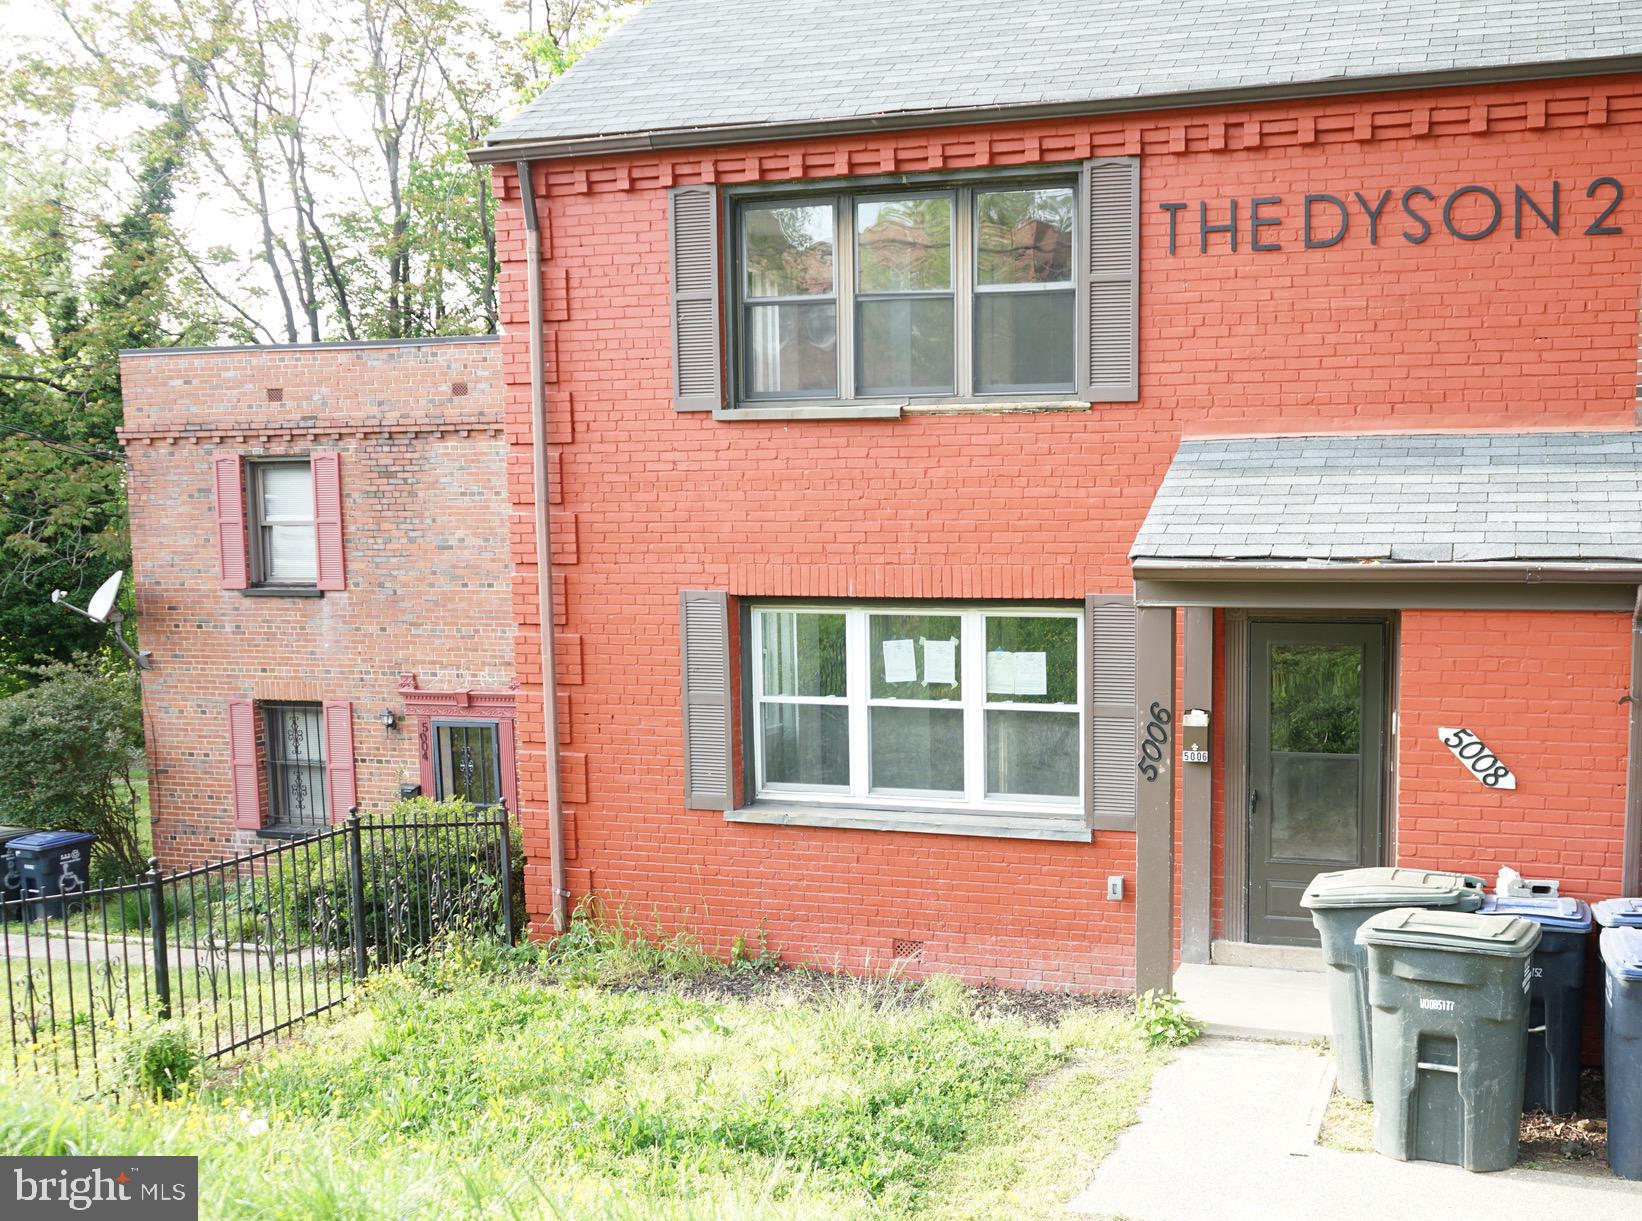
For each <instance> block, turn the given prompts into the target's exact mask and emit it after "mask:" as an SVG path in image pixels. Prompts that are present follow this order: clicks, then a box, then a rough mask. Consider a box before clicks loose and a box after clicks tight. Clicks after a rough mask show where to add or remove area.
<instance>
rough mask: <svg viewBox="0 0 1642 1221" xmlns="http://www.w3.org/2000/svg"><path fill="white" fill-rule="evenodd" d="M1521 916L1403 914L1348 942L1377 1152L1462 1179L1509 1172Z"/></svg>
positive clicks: (1522, 979) (1518, 1064)
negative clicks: (1360, 962)
mask: <svg viewBox="0 0 1642 1221" xmlns="http://www.w3.org/2000/svg"><path fill="white" fill-rule="evenodd" d="M1542 933H1543V930H1542V929H1541V928H1540V925H1539V923H1538V921H1535V920H1527V919H1524V918H1523V917H1521V916H1479V915H1474V914H1470V913H1466V912H1457V911H1440V910H1439V911H1433V910H1430V909H1428V908H1417V907H1404V908H1397V909H1395V910H1392V911H1388V912H1381V913H1380V914H1379V915H1377V916H1371V917H1370V918H1369V919H1368V920H1367V921H1366V922H1364V924H1363V927H1362V928H1361V929H1359V930H1358V932H1357V940H1358V941H1360V942H1361V943H1362V944H1363V945H1364V946H1366V947H1367V949H1368V999H1369V1004H1370V1005H1372V1006H1373V1009H1374V1019H1373V1024H1374V1148H1375V1149H1377V1150H1378V1151H1379V1152H1381V1153H1383V1154H1385V1155H1386V1156H1387V1157H1394V1158H1396V1159H1397V1160H1398V1161H1403V1162H1409V1161H1423V1162H1448V1163H1450V1164H1452V1165H1456V1166H1463V1167H1465V1168H1466V1169H1467V1170H1478V1171H1483V1170H1505V1169H1508V1168H1509V1167H1511V1166H1513V1165H1515V1164H1516V1160H1517V1135H1518V1132H1519V1131H1520V1125H1521V1122H1522V1087H1523V1072H1524V1068H1525V1062H1524V1057H1525V1056H1526V1054H1527V1048H1528V986H1529V982H1530V965H1531V964H1530V962H1529V960H1530V958H1531V957H1532V955H1533V952H1534V948H1535V947H1536V946H1537V945H1539V939H1540V937H1541V935H1542Z"/></svg>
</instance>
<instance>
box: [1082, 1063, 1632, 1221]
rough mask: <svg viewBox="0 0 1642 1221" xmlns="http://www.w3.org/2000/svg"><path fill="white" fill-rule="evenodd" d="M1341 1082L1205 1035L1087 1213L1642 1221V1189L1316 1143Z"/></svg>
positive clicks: (1317, 1066) (1157, 1088) (1099, 1185)
mask: <svg viewBox="0 0 1642 1221" xmlns="http://www.w3.org/2000/svg"><path fill="white" fill-rule="evenodd" d="M1331 1082H1332V1070H1331V1068H1330V1062H1329V1060H1328V1059H1327V1058H1326V1057H1324V1056H1321V1055H1318V1054H1317V1053H1316V1052H1315V1051H1312V1050H1311V1049H1309V1048H1300V1047H1287V1046H1281V1045H1275V1044H1269V1043H1240V1042H1232V1041H1229V1040H1221V1039H1204V1040H1201V1041H1200V1042H1198V1043H1195V1044H1193V1045H1192V1046H1190V1047H1188V1048H1186V1049H1185V1050H1183V1051H1182V1052H1181V1053H1180V1054H1179V1056H1178V1057H1177V1058H1176V1059H1175V1061H1174V1062H1173V1063H1171V1064H1169V1065H1168V1066H1167V1067H1165V1068H1164V1069H1162V1070H1161V1071H1160V1072H1159V1073H1158V1075H1157V1078H1156V1080H1155V1081H1154V1083H1153V1085H1152V1093H1151V1097H1150V1098H1149V1099H1148V1100H1147V1102H1146V1103H1145V1105H1144V1106H1143V1107H1142V1108H1141V1111H1140V1120H1139V1122H1138V1123H1136V1124H1135V1126H1134V1127H1132V1128H1130V1129H1129V1130H1128V1131H1127V1132H1125V1133H1124V1134H1123V1135H1122V1136H1121V1137H1120V1138H1119V1139H1118V1143H1117V1147H1116V1148H1115V1149H1113V1150H1112V1152H1111V1154H1110V1155H1109V1156H1108V1157H1107V1158H1106V1160H1105V1162H1104V1163H1102V1165H1101V1167H1100V1170H1099V1171H1098V1172H1097V1173H1096V1175H1095V1179H1094V1182H1092V1183H1091V1184H1090V1185H1089V1187H1088V1188H1087V1189H1086V1190H1085V1191H1084V1192H1083V1194H1081V1195H1080V1196H1078V1198H1077V1199H1076V1200H1074V1201H1073V1202H1072V1204H1071V1205H1070V1206H1069V1207H1070V1209H1071V1211H1072V1212H1074V1213H1080V1214H1084V1215H1092V1216H1097V1217H1121V1218H1125V1221H1205V1219H1210V1218H1212V1219H1213V1221H1285V1219H1288V1218H1292V1219H1293V1221H1401V1219H1402V1218H1405V1217H1460V1216H1470V1217H1485V1218H1506V1217H1543V1218H1569V1219H1570V1221H1637V1218H1638V1217H1642V1184H1638V1183H1625V1182H1622V1181H1620V1180H1618V1179H1605V1178H1587V1177H1583V1176H1575V1175H1570V1174H1563V1173H1557V1172H1553V1171H1538V1170H1508V1171H1505V1172H1504V1173H1502V1174H1470V1173H1468V1172H1466V1171H1464V1170H1461V1169H1459V1168H1458V1167H1457V1166H1439V1165H1435V1164H1433V1163H1430V1162H1398V1161H1394V1160H1392V1159H1391V1158H1386V1157H1380V1156H1378V1155H1376V1154H1372V1153H1342V1152H1339V1151H1338V1150H1334V1149H1324V1148H1322V1147H1320V1146H1318V1145H1316V1144H1314V1143H1313V1137H1314V1133H1315V1130H1316V1125H1317V1123H1318V1121H1319V1120H1320V1118H1321V1112H1322V1107H1323V1105H1324V1103H1325V1102H1326V1100H1327V1097H1328V1090H1329V1087H1330V1085H1331Z"/></svg>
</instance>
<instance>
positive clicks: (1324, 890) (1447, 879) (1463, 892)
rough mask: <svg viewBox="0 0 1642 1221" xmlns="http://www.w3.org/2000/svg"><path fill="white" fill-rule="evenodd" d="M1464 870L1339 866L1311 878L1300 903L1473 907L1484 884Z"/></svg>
mask: <svg viewBox="0 0 1642 1221" xmlns="http://www.w3.org/2000/svg"><path fill="white" fill-rule="evenodd" d="M1486 885H1487V883H1485V882H1484V881H1483V880H1482V879H1481V878H1475V877H1472V876H1471V875H1470V874H1468V873H1445V872H1443V871H1441V870H1437V869H1405V868H1401V867H1396V866H1388V865H1378V866H1374V867H1372V868H1369V869H1342V870H1341V871H1340V872H1338V873H1320V874H1318V875H1317V876H1316V877H1314V878H1313V879H1311V885H1310V886H1308V887H1306V893H1305V894H1304V895H1302V896H1301V898H1300V906H1301V907H1304V908H1307V909H1308V910H1309V909H1313V908H1319V907H1321V908H1330V907H1463V908H1464V909H1465V910H1467V911H1471V910H1473V909H1474V908H1475V907H1476V906H1477V905H1478V904H1479V903H1481V902H1482V898H1483V890H1484V888H1485V887H1486Z"/></svg>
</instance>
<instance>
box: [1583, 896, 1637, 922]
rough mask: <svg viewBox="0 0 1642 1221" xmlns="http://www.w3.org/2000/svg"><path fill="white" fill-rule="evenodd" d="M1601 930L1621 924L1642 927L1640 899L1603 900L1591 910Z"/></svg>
mask: <svg viewBox="0 0 1642 1221" xmlns="http://www.w3.org/2000/svg"><path fill="white" fill-rule="evenodd" d="M1591 910H1592V911H1594V912H1595V913H1596V922H1597V923H1598V924H1600V925H1601V926H1602V927H1603V928H1615V927H1617V926H1619V925H1622V924H1633V925H1642V899H1604V900H1602V902H1600V903H1598V904H1597V905H1596V906H1595V907H1593V908H1592V909H1591Z"/></svg>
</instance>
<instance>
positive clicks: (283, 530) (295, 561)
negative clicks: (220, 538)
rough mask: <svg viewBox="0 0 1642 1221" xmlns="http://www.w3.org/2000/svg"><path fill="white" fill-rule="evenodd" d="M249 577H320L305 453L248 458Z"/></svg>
mask: <svg viewBox="0 0 1642 1221" xmlns="http://www.w3.org/2000/svg"><path fill="white" fill-rule="evenodd" d="M251 483H252V494H251V513H252V518H253V520H252V529H251V542H252V557H251V558H252V570H253V576H252V579H253V580H254V582H255V583H256V584H258V585H313V584H314V583H315V582H316V581H317V580H318V579H319V554H318V546H317V543H316V541H315V534H314V475H313V468H312V466H311V465H310V463H309V462H308V460H307V459H302V460H301V461H296V462H256V463H252V464H251Z"/></svg>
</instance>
